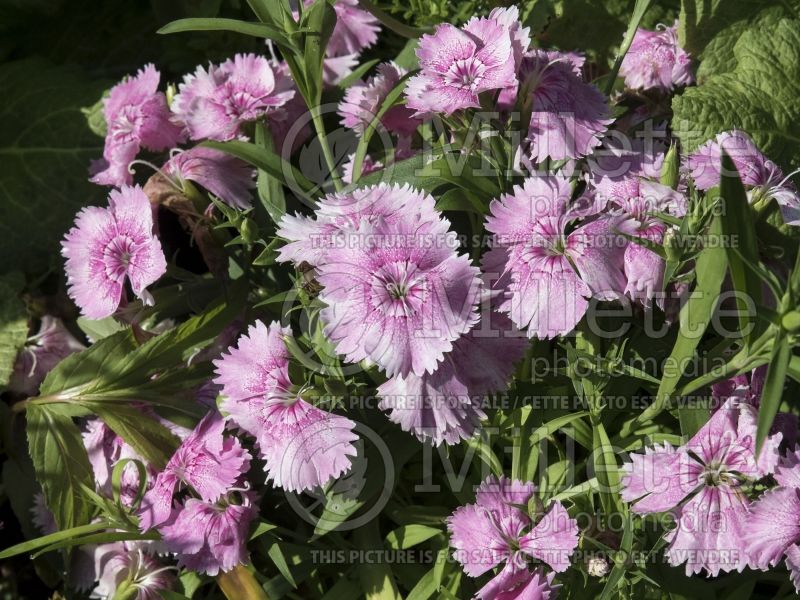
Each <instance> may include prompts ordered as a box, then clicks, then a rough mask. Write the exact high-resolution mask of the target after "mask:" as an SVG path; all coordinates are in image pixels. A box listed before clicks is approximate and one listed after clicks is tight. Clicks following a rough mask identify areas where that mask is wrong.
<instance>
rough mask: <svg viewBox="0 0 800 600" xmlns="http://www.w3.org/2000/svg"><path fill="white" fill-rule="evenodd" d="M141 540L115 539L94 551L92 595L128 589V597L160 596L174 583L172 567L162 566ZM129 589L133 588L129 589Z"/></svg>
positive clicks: (104, 595) (156, 598) (110, 595)
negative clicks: (133, 541) (135, 541)
mask: <svg viewBox="0 0 800 600" xmlns="http://www.w3.org/2000/svg"><path fill="white" fill-rule="evenodd" d="M151 552H152V550H151V549H149V548H147V547H143V544H141V543H139V544H135V543H130V542H116V543H113V544H103V545H101V546H98V548H97V550H96V551H95V570H96V575H97V587H96V588H94V590H92V597H93V598H115V597H117V596H115V594H116V593H117V592H123V590H127V594H132V595H125V596H124V597H125V598H131V600H160V599H161V598H162V597H163V596H162V594H161V592H162V591H163V590H171V589H172V588H173V586H174V585H175V577H174V576H173V575H172V573H171V572H172V571H174V570H175V568H174V567H170V566H164V565H163V564H161V563H160V562H159V561H158V559H157V558H155V556H153V554H151ZM131 590H135V593H132V592H131Z"/></svg>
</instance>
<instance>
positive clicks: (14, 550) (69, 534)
mask: <svg viewBox="0 0 800 600" xmlns="http://www.w3.org/2000/svg"><path fill="white" fill-rule="evenodd" d="M109 527H110V524H109V523H106V522H102V523H90V524H88V525H81V526H80V527H70V528H69V529H63V530H61V531H56V532H55V533H51V534H49V535H45V536H42V537H38V538H36V539H33V540H28V541H26V542H22V543H21V544H16V545H15V546H11V547H10V548H6V549H5V550H3V551H2V552H0V560H5V559H7V558H11V557H12V556H17V555H19V554H30V553H31V552H34V551H36V550H38V549H39V548H44V547H46V546H49V545H51V544H56V543H58V542H61V541H63V540H69V539H75V538H79V537H82V536H84V535H88V534H90V533H95V532H97V531H102V530H103V529H108V528H109Z"/></svg>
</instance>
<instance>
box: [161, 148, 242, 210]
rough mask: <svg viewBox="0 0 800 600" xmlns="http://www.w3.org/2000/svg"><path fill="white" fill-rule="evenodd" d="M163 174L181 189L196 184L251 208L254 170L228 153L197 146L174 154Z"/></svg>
mask: <svg viewBox="0 0 800 600" xmlns="http://www.w3.org/2000/svg"><path fill="white" fill-rule="evenodd" d="M163 171H164V173H166V174H167V176H169V177H173V178H175V179H176V184H177V187H178V188H179V189H183V181H186V180H188V181H194V182H195V183H197V184H199V185H201V186H203V187H204V188H205V189H207V190H208V191H209V192H211V193H212V194H214V195H215V196H216V197H217V198H219V199H220V200H222V201H224V202H227V203H228V204H230V205H231V206H233V207H235V208H240V209H242V210H246V209H248V208H250V207H251V206H252V192H251V190H252V189H253V188H255V187H256V182H255V180H254V179H253V177H254V176H255V169H253V168H252V167H251V166H250V165H248V164H247V163H245V162H244V161H242V160H239V159H238V158H236V157H235V156H231V155H230V154H227V153H225V152H220V151H219V150H214V149H213V148H203V147H202V146H195V147H194V148H190V149H188V150H183V151H180V152H176V153H175V154H173V155H172V158H170V159H169V161H168V162H167V163H166V164H165V165H164V168H163Z"/></svg>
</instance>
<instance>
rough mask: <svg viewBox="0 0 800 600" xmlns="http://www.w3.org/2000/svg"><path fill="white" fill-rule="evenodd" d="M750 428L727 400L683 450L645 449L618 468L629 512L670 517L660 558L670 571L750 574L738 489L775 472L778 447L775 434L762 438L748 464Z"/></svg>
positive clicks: (747, 413)
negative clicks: (673, 523) (680, 567)
mask: <svg viewBox="0 0 800 600" xmlns="http://www.w3.org/2000/svg"><path fill="white" fill-rule="evenodd" d="M756 422H757V413H756V411H755V410H754V409H753V407H752V406H750V405H748V404H745V403H742V402H740V401H738V400H737V399H735V398H731V399H729V400H728V401H727V402H726V403H725V404H724V405H723V407H722V408H721V409H720V410H719V411H717V412H716V413H715V414H714V415H713V416H712V417H711V418H710V419H709V421H708V422H707V423H706V424H705V425H703V427H702V428H701V429H700V430H699V431H698V432H697V433H696V434H695V435H694V437H692V439H691V440H689V442H688V443H687V444H685V445H684V446H681V447H680V448H677V449H676V448H673V447H672V446H670V445H669V444H666V443H665V444H664V446H655V447H654V448H652V449H650V448H648V449H646V450H645V454H634V455H631V459H632V462H631V463H627V464H625V465H624V466H623V469H624V471H625V475H624V476H623V478H622V486H623V489H622V499H623V500H624V501H626V502H633V504H632V506H631V509H632V510H633V511H634V512H637V513H640V514H646V513H653V512H665V511H673V512H674V514H675V516H676V519H677V525H676V527H675V529H673V530H671V531H669V532H668V533H667V535H666V537H665V539H666V540H667V541H668V542H669V547H668V548H667V551H666V556H667V560H668V561H669V563H670V564H671V565H673V566H677V565H679V564H681V563H684V562H685V563H686V574H687V575H691V574H693V573H699V572H700V571H702V570H703V569H705V570H706V571H708V572H709V573H710V574H711V575H713V576H716V575H718V574H719V572H720V571H725V572H727V571H731V570H734V569H735V570H738V571H741V570H742V569H744V567H746V566H748V565H750V566H752V559H751V557H749V556H748V555H747V553H746V552H745V551H744V546H743V540H744V535H745V532H746V530H747V528H748V519H749V515H750V506H749V501H748V500H747V497H746V496H745V495H744V493H743V491H742V489H741V486H742V484H743V483H744V482H746V481H747V480H748V479H760V478H761V477H764V476H765V475H768V474H770V473H772V472H773V471H774V470H775V467H776V465H777V462H778V450H777V448H778V444H779V443H780V434H776V435H773V436H770V438H768V439H767V441H766V442H765V444H764V447H763V449H762V451H761V454H760V455H758V458H756V456H757V455H756V452H755V440H756Z"/></svg>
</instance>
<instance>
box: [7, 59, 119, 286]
mask: <svg viewBox="0 0 800 600" xmlns="http://www.w3.org/2000/svg"><path fill="white" fill-rule="evenodd" d="M107 87H108V82H106V81H102V80H97V81H90V80H88V79H87V78H86V77H85V76H84V74H83V73H82V72H81V71H79V70H77V69H74V68H66V67H55V66H53V65H51V64H50V63H48V62H46V61H43V60H34V59H31V60H19V61H13V62H8V63H6V64H3V65H0V89H3V90H13V93H11V92H9V93H8V94H6V97H5V100H4V102H3V106H2V108H0V140H2V142H0V180H2V182H3V185H2V186H0V255H2V256H9V257H10V256H13V257H14V260H13V261H11V260H7V261H4V263H3V265H2V266H1V267H0V272H6V271H9V270H12V269H19V270H22V271H25V272H34V271H35V272H39V271H44V270H45V269H47V268H48V267H50V266H51V265H52V264H53V263H55V262H58V263H60V260H58V259H56V258H55V257H57V256H58V255H59V241H60V240H61V238H62V237H63V236H64V234H65V233H66V231H67V229H69V226H70V224H71V223H72V220H73V218H74V217H75V213H77V212H78V210H79V209H80V208H81V207H83V206H86V205H87V204H96V203H99V202H102V201H103V200H104V198H105V194H106V190H105V189H104V188H102V187H100V186H96V185H94V184H92V183H90V182H89V181H88V176H87V169H88V167H89V161H90V160H91V159H94V158H99V157H101V156H102V154H103V143H102V140H100V139H98V138H97V136H95V135H94V134H93V133H92V132H91V131H90V130H89V128H88V127H87V125H86V118H85V117H84V116H83V113H81V107H83V106H87V105H89V104H92V103H94V102H95V101H96V100H97V98H99V97H100V94H101V93H102V92H103V90H104V89H106V88H107Z"/></svg>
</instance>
